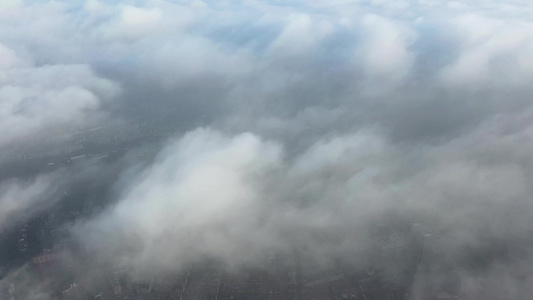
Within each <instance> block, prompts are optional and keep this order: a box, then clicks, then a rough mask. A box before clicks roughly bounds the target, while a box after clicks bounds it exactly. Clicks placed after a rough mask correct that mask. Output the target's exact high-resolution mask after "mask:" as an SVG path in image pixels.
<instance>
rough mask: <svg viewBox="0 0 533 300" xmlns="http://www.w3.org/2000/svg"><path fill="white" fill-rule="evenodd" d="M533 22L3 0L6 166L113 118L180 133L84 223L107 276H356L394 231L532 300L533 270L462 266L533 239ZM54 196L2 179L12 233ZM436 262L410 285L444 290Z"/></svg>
mask: <svg viewBox="0 0 533 300" xmlns="http://www.w3.org/2000/svg"><path fill="white" fill-rule="evenodd" d="M531 12H533V6H532V5H531V4H530V3H528V2H527V1H513V2H509V3H503V2H497V1H484V2H482V1H474V0H464V1H454V2H449V1H415V0H408V1H341V0H336V1H331V0H330V1H296V0H294V1H284V2H281V1H199V0H196V1H163V0H153V1H150V0H146V1H144V0H143V1H135V2H131V3H129V2H128V3H126V2H124V1H98V0H89V1H85V2H83V3H81V2H78V3H71V2H68V1H55V2H47V1H42V2H41V1H17V0H8V1H3V3H2V4H0V132H1V133H0V149H5V150H4V151H8V150H9V151H13V149H15V148H16V147H19V145H26V144H35V143H36V141H38V140H39V139H41V138H43V137H54V136H61V135H64V134H66V133H72V132H73V131H75V130H76V129H80V128H84V129H87V128H90V127H94V126H95V124H100V123H101V122H104V123H107V122H117V120H118V121H125V122H126V121H132V120H134V121H135V120H138V119H142V120H154V119H158V120H159V121H162V122H172V124H177V127H178V129H179V130H178V131H177V133H176V136H174V137H172V138H170V139H169V140H168V141H167V142H166V146H165V147H164V149H163V150H161V151H160V152H159V154H158V155H157V156H156V158H155V160H154V161H152V162H150V164H148V165H147V166H143V167H139V166H138V165H137V164H134V166H133V167H131V168H133V169H134V170H135V172H133V171H129V172H128V171H125V172H124V173H123V175H122V177H121V179H120V180H119V181H118V182H112V183H110V184H111V185H113V186H114V188H115V190H116V191H117V192H116V194H117V195H116V199H113V201H112V202H113V204H112V205H109V206H108V207H107V208H106V209H105V210H104V211H103V212H102V213H101V214H99V215H97V216H93V217H91V218H89V219H87V220H83V221H80V222H79V223H78V224H77V225H76V226H75V227H74V229H73V234H74V235H75V236H78V237H82V238H81V241H80V242H81V244H82V245H83V247H85V248H86V250H87V251H89V253H93V254H94V255H95V257H98V258H99V259H101V260H102V261H101V262H102V263H105V262H106V261H108V260H113V261H115V262H120V263H126V264H128V265H133V266H134V267H136V268H138V269H159V270H165V271H166V270H168V269H175V268H180V267H182V266H184V265H187V264H188V263H189V262H190V261H194V260H199V259H201V258H202V257H204V256H210V257H214V258H216V259H220V260H223V261H225V262H227V263H228V264H229V265H232V266H240V265H244V264H250V263H253V262H254V261H257V259H258V257H261V256H263V255H265V253H266V252H268V251H291V249H292V248H294V247H299V248H302V249H307V251H309V252H310V253H313V256H314V257H315V258H316V260H317V261H328V260H333V259H336V258H338V257H343V258H345V259H349V257H350V256H352V254H353V253H358V254H360V256H359V258H353V261H351V263H353V264H360V263H364V261H369V260H370V261H371V260H372V259H374V258H373V257H372V253H371V252H372V251H368V247H370V246H368V245H371V244H372V241H371V238H370V236H369V232H371V230H372V228H373V226H375V225H376V224H380V223H382V222H384V221H383V220H386V219H388V220H391V219H395V218H397V219H401V220H404V221H405V220H406V222H408V223H417V222H418V223H421V224H424V226H427V227H429V228H432V230H433V231H435V232H438V235H437V236H438V237H439V238H438V239H437V238H433V240H432V242H431V243H432V244H431V245H429V246H427V247H430V248H431V247H433V248H431V249H432V251H434V252H435V253H436V254H435V255H437V256H438V255H440V257H441V259H439V261H440V262H442V265H446V264H447V263H448V262H451V263H449V264H448V265H453V268H455V269H456V270H457V272H456V273H455V274H459V275H458V276H459V277H460V278H461V280H462V282H463V284H462V285H461V286H462V289H463V290H462V292H461V293H462V294H463V295H465V296H467V297H471V298H472V299H479V298H480V297H485V296H483V295H491V296H493V297H494V299H517V298H524V297H525V296H524V295H528V294H529V293H530V288H529V287H528V286H530V282H531V278H530V277H531V276H530V275H528V274H524V271H523V270H522V268H521V267H520V266H518V265H519V264H520V263H516V261H514V260H512V261H499V260H498V261H497V262H491V263H490V264H489V265H488V266H485V270H484V272H481V273H475V274H473V273H471V272H470V271H467V270H466V269H467V268H464V267H462V266H461V264H464V263H465V261H468V258H467V257H468V255H467V254H466V253H469V251H472V249H477V250H476V251H485V249H486V248H487V247H488V246H487V245H491V243H492V242H494V241H505V242H506V243H509V244H514V243H519V242H518V241H519V240H522V239H523V238H524V237H526V236H528V235H530V234H531V232H530V228H532V225H533V224H532V222H533V221H531V218H530V216H531V213H532V212H533V206H532V204H531V203H530V202H531V201H530V199H531V196H533V193H532V191H531V188H530V187H529V186H530V181H531V176H532V175H531V174H532V171H533V168H532V165H531V161H532V159H533V157H532V154H531V153H533V152H532V151H531V150H532V148H533V144H532V142H531V140H532V139H531V135H532V132H533V131H532V130H533V117H532V116H533V105H532V102H531V99H530V98H531V95H532V93H533V90H532V88H531V84H530V82H531V81H532V80H533V68H532V66H533V51H532V50H533V19H531ZM15 146H16V147H15ZM14 147H15V148H14ZM129 162H130V161H129V160H128V161H126V163H125V164H129ZM139 169H140V170H141V171H140V172H137V171H138V170H139ZM132 173H138V174H135V175H132ZM43 178H45V177H37V179H34V180H33V181H30V182H29V183H25V182H21V181H14V180H11V181H6V182H3V183H2V185H1V188H0V211H1V212H0V216H1V214H2V213H7V214H11V213H10V212H11V211H14V208H16V210H17V211H26V210H32V207H33V205H34V204H33V203H35V202H34V201H33V200H31V199H34V198H35V197H36V195H37V194H41V191H43V190H47V189H49V188H50V186H53V185H54V184H55V182H56V181H58V180H60V179H59V178H56V177H53V176H52V177H46V179H45V180H43ZM13 194H18V195H24V197H23V198H24V199H25V200H24V201H21V202H17V203H15V202H13V200H12V198H13V197H12V195H13ZM26 194H27V195H26ZM45 198H46V197H45ZM48 198H51V197H48ZM48 198H47V199H48ZM26 199H28V200H26ZM40 201H41V200H39V201H38V202H39V203H40ZM43 201H45V202H47V201H52V200H46V199H45V200H43ZM52 202H53V201H52ZM52 202H50V203H52ZM2 207H8V208H9V209H7V210H6V209H1V208H2ZM0 219H4V220H8V219H5V218H1V217H0ZM5 223H6V222H3V220H0V229H1V228H2V226H6V224H5ZM367 246H368V247H367ZM528 249H529V248H528ZM527 251H528V253H530V250H527ZM498 259H499V258H498ZM391 260H392V259H391ZM519 261H520V262H523V264H524V265H528V266H531V262H530V261H529V259H525V258H520V259H519ZM383 263H384V264H385V263H389V261H388V260H386V259H385V260H384V262H383ZM442 265H436V266H430V267H428V268H427V269H424V270H419V271H418V273H417V276H416V278H417V279H416V284H415V285H414V289H415V290H417V291H418V290H420V293H422V294H423V293H425V291H426V290H431V289H438V286H439V284H440V283H439V282H441V281H443V279H442V278H441V277H442V276H445V275H442V274H445V271H443V269H439V268H441V267H442ZM396 267H397V269H401V268H403V267H404V266H403V265H402V264H401V263H396V264H395V267H394V268H392V269H395V268H396ZM391 272H394V271H391ZM526 273H527V272H526ZM494 282H499V283H501V285H502V286H499V287H496V286H495V284H494ZM481 287H482V288H481ZM497 289H499V291H500V293H501V291H505V292H504V294H498V293H497V292H498V291H497ZM487 291H490V293H488V294H486V293H487ZM493 291H494V292H493ZM487 297H488V296H487Z"/></svg>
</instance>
